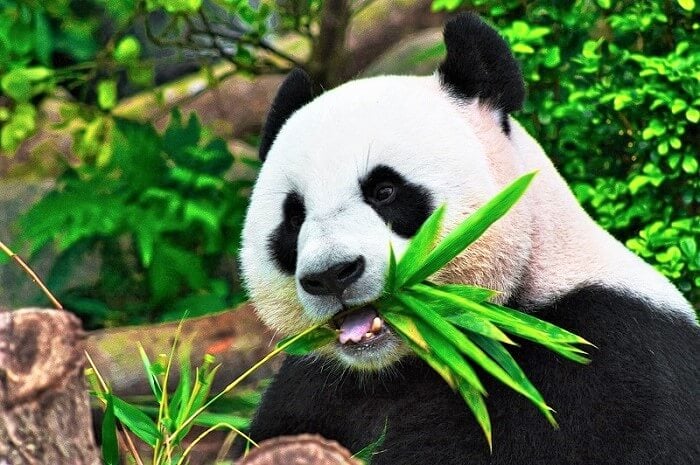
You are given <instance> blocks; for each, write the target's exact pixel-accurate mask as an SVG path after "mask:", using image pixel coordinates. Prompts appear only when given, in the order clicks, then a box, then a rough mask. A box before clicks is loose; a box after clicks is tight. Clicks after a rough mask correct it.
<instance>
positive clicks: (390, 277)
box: [385, 243, 398, 294]
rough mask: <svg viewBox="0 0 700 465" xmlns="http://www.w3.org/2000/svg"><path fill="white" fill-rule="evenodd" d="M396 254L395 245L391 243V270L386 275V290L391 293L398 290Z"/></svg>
mask: <svg viewBox="0 0 700 465" xmlns="http://www.w3.org/2000/svg"><path fill="white" fill-rule="evenodd" d="M396 267H397V264H396V254H395V253H394V247H393V246H392V245H391V243H390V244H389V271H388V273H387V277H386V285H385V287H386V292H387V293H389V294H393V293H394V291H396V288H397V287H398V286H397V282H396Z"/></svg>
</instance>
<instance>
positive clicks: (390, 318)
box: [382, 311, 429, 351]
mask: <svg viewBox="0 0 700 465" xmlns="http://www.w3.org/2000/svg"><path fill="white" fill-rule="evenodd" d="M382 318H384V320H385V321H386V322H387V323H389V325H390V326H391V327H393V328H394V329H395V330H397V331H398V332H399V333H401V334H402V335H403V336H405V338H406V339H408V340H409V341H411V343H412V344H414V345H415V346H417V347H420V348H421V349H422V350H424V351H428V350H429V347H428V343H427V342H426V341H425V339H423V336H422V335H421V333H420V331H418V328H417V327H416V323H415V322H414V320H413V319H412V318H411V317H409V316H407V315H405V314H403V313H398V312H393V311H383V312H382Z"/></svg>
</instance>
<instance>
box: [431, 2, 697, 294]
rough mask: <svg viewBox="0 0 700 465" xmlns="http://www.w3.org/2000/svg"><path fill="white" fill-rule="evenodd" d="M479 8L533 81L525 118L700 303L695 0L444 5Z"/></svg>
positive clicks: (616, 226)
mask: <svg viewBox="0 0 700 465" xmlns="http://www.w3.org/2000/svg"><path fill="white" fill-rule="evenodd" d="M459 6H464V7H468V8H470V9H476V10H478V11H479V12H480V13H481V14H482V15H483V16H484V17H486V18H487V19H488V20H490V21H491V22H492V23H493V24H494V25H495V26H496V27H497V28H498V29H499V30H500V32H501V33H502V34H503V36H504V37H505V38H506V39H507V40H508V42H509V43H510V44H511V46H512V47H513V50H514V53H515V56H516V58H517V59H518V60H519V61H520V63H521V64H522V69H523V74H524V76H525V79H526V81H527V87H528V99H527V103H526V106H525V109H524V111H522V112H520V113H518V115H517V117H518V119H519V120H520V121H521V122H522V123H523V124H524V125H525V126H526V128H527V129H528V130H529V131H530V132H531V133H532V134H533V135H534V136H535V138H536V139H537V140H538V141H539V142H540V143H541V144H542V146H543V148H544V149H545V151H546V152H547V153H548V154H549V155H550V156H551V157H552V158H553V159H554V161H555V163H556V165H557V166H558V168H559V169H560V171H561V172H562V174H563V175H564V177H565V178H566V179H567V180H568V181H569V183H570V184H571V185H572V186H573V188H574V192H575V193H576V195H577V197H578V199H579V201H580V202H581V203H582V204H583V205H584V207H585V208H586V209H587V210H588V211H589V212H590V213H591V214H592V215H593V217H594V218H595V219H596V220H597V221H598V222H599V223H600V224H601V225H602V226H603V227H605V228H606V229H607V230H609V231H610V232H611V233H612V234H614V235H615V236H616V237H617V238H618V239H620V240H621V241H623V242H626V244H627V246H628V247H629V248H630V249H631V250H633V251H634V252H635V253H637V254H638V255H640V256H642V257H643V258H645V259H646V260H647V261H649V262H650V263H652V264H653V265H654V266H655V267H656V268H657V269H658V270H659V271H661V272H662V273H664V274H665V275H666V276H667V277H669V278H670V279H671V280H672V281H673V282H674V283H675V284H676V285H677V286H678V287H679V288H680V289H681V290H682V291H683V292H684V293H685V295H686V296H687V297H688V298H689V299H690V301H691V302H693V303H694V304H695V305H698V303H700V253H699V252H698V249H697V237H698V232H699V230H700V217H699V216H698V208H697V205H698V204H699V203H700V171H699V168H698V164H699V163H700V154H699V153H698V140H700V129H699V124H698V121H699V119H700V71H698V70H700V48H699V47H698V44H700V22H699V21H698V19H699V18H700V16H699V15H698V6H697V4H696V2H694V1H692V0H688V1H683V0H678V1H675V0H674V1H667V2H657V1H652V0H644V1H631V0H630V1H610V0H598V1H591V0H587V1H578V2H559V3H552V2H547V1H540V0H528V1H526V2H520V1H514V0H509V1H505V2H502V1H493V0H471V1H470V0H435V1H434V2H433V7H434V8H435V9H437V10H441V9H454V8H457V7H459Z"/></svg>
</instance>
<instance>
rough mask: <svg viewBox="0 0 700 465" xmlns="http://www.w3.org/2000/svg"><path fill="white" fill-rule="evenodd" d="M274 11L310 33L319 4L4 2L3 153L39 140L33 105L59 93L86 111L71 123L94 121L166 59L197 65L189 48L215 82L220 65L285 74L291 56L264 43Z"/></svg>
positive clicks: (0, 32)
mask: <svg viewBox="0 0 700 465" xmlns="http://www.w3.org/2000/svg"><path fill="white" fill-rule="evenodd" d="M292 3H294V4H295V5H296V2H292ZM297 10H298V11H297ZM273 11H275V12H276V14H277V16H278V17H279V18H280V20H281V23H282V25H283V26H285V25H286V27H287V28H288V29H287V30H288V31H297V30H298V31H299V32H304V33H308V31H309V30H310V24H311V22H312V21H313V20H314V18H315V15H317V13H318V2H314V1H312V2H309V3H308V5H307V7H306V8H300V9H298V8H295V9H292V10H289V8H285V7H284V6H282V7H279V8H275V3H274V2H268V1H262V2H260V1H254V0H218V1H216V2H202V0H119V1H108V0H88V1H82V2H75V1H70V0H52V1H51V2H45V3H40V2H36V1H34V0H0V89H2V94H3V95H4V96H6V97H8V98H9V101H0V124H1V125H2V130H1V131H0V153H2V154H3V155H5V156H11V155H12V154H13V153H14V152H15V150H16V149H17V148H18V147H19V145H20V144H21V143H22V142H24V141H25V140H26V139H27V138H28V137H29V136H31V135H32V134H34V133H35V131H36V129H37V127H38V124H37V118H39V116H40V115H39V112H37V111H36V110H37V105H38V104H39V103H40V102H41V100H42V99H43V98H45V97H49V96H55V95H56V91H57V90H58V89H62V92H63V91H65V90H67V91H68V92H70V93H71V94H72V97H73V98H74V100H75V101H74V103H73V104H72V106H74V105H78V106H80V107H81V110H82V111H81V112H80V113H78V112H75V111H74V112H73V113H72V118H74V119H75V118H78V117H80V118H82V119H83V121H84V122H85V124H90V123H93V122H95V121H96V120H97V119H99V117H100V110H101V111H103V112H108V111H110V110H112V109H114V108H115V107H116V106H117V104H118V102H119V99H120V98H121V97H123V96H124V95H125V94H127V93H133V92H134V91H135V90H138V89H148V88H152V87H153V86H154V77H155V73H156V70H157V69H158V68H159V67H163V66H164V65H165V66H167V62H166V60H169V61H170V62H173V61H178V60H186V59H189V60H190V61H193V59H192V58H191V57H190V58H186V57H185V56H184V52H185V51H187V52H188V53H190V54H194V55H196V56H197V59H198V62H199V64H200V65H201V66H202V67H203V68H207V69H208V76H209V77H210V78H211V83H212V84H215V83H216V82H217V81H218V79H217V78H214V75H215V73H213V72H211V69H209V68H210V67H211V66H212V65H213V64H214V63H215V62H216V61H218V60H220V59H223V60H226V61H228V62H229V63H231V64H232V65H233V66H234V67H235V70H234V72H239V73H240V72H246V73H254V74H255V73H260V72H278V71H280V70H288V69H289V68H290V62H291V61H292V59H291V58H290V57H287V56H286V55H284V54H281V53H280V52H278V51H277V50H276V49H274V47H272V46H271V45H270V44H269V43H268V42H266V39H265V37H266V35H268V32H269V31H268V24H269V23H270V16H271V14H272V13H273ZM159 18H165V19H166V24H157V25H156V24H154V23H159ZM222 30H223V32H222ZM154 45H155V47H154ZM158 48H159V49H160V51H156V53H155V54H154V53H153V51H154V50H157V49H158ZM145 51H146V52H149V53H144V52H145ZM270 55H273V56H274V55H278V56H277V59H278V60H277V61H273V60H270V58H269V56H270ZM212 57H215V58H213V59H212ZM227 75H230V73H228V74H227ZM61 96H63V94H61ZM76 151H77V155H79V156H81V157H82V155H83V154H82V152H81V151H80V149H79V148H78V150H76Z"/></svg>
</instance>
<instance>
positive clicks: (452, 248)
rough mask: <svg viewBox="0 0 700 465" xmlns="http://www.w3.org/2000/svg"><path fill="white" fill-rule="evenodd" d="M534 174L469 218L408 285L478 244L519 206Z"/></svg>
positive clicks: (519, 181) (430, 257)
mask: <svg viewBox="0 0 700 465" xmlns="http://www.w3.org/2000/svg"><path fill="white" fill-rule="evenodd" d="M535 174H536V173H535V172H533V173H529V174H526V175H524V176H522V177H520V178H519V179H517V180H516V181H514V182H513V183H512V184H510V185H509V186H508V187H506V188H505V189H503V190H502V191H501V192H500V193H499V194H497V195H496V196H495V197H493V198H492V199H491V200H489V201H488V202H486V204H485V205H483V206H482V207H481V208H479V209H478V210H477V211H475V212H474V213H472V214H471V215H469V217H467V219H466V220H464V221H463V222H462V223H460V224H459V225H458V226H457V227H456V228H454V229H453V230H452V231H451V232H450V233H449V234H448V235H447V236H446V237H445V238H444V239H443V240H442V241H440V243H439V244H438V245H437V246H436V247H435V248H434V249H433V251H432V252H430V254H429V255H428V257H427V258H426V259H425V260H424V263H423V265H422V266H421V267H420V268H419V269H418V270H417V271H415V272H414V273H412V274H411V275H410V276H408V277H407V278H406V283H405V284H406V285H407V286H410V285H412V284H416V283H419V282H421V281H423V280H425V279H426V278H428V277H429V276H430V275H432V274H433V273H435V272H436V271H438V270H439V269H441V268H442V267H443V266H445V265H446V264H447V263H449V262H450V261H451V260H452V259H453V258H454V257H456V256H457V255H459V254H460V253H461V252H462V251H463V250H464V249H466V248H467V247H468V246H469V245H470V244H471V243H473V242H474V241H475V240H477V239H478V238H479V237H480V236H481V235H482V234H483V233H484V232H485V231H486V230H487V229H488V228H489V226H491V225H492V224H493V223H495V222H496V221H497V220H499V219H500V218H502V217H503V215H505V214H506V213H507V212H508V211H509V210H510V209H511V208H512V207H513V205H515V204H516V203H517V201H518V200H519V199H520V197H521V196H522V195H523V194H524V193H525V190H526V189H527V188H528V186H529V185H530V182H531V181H532V179H533V178H534V177H535ZM399 266H401V263H399Z"/></svg>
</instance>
